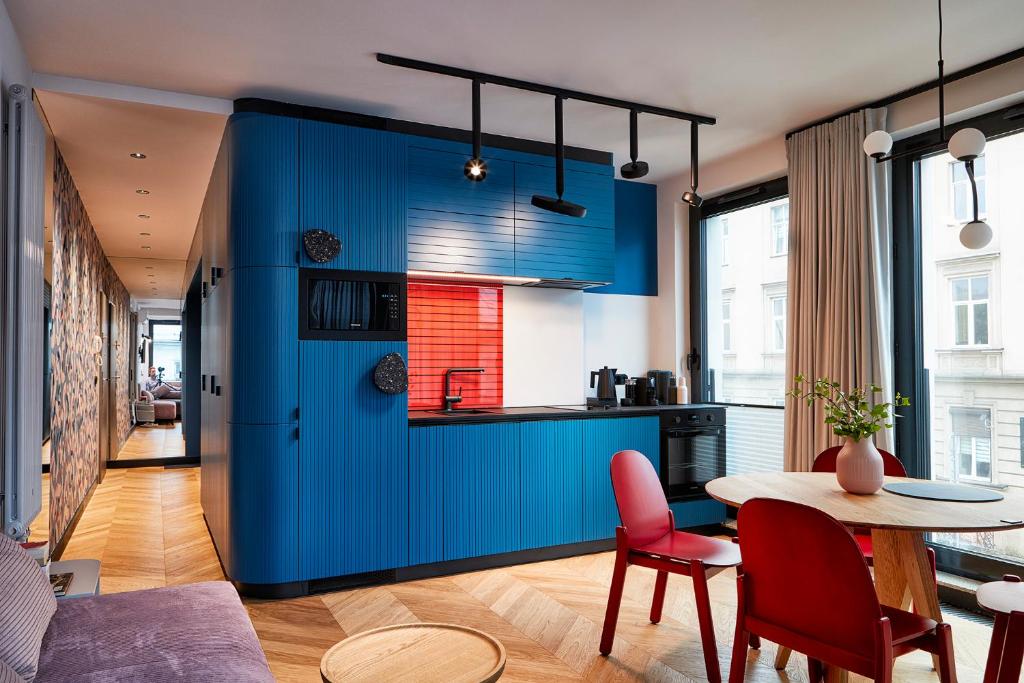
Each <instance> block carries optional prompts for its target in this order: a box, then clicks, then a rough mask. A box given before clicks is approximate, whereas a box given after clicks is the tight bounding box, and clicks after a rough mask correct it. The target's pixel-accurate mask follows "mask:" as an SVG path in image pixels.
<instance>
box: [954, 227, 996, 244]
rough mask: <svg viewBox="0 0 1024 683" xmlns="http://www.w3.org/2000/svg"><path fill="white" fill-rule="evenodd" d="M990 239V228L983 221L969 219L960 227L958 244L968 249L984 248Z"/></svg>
mask: <svg viewBox="0 0 1024 683" xmlns="http://www.w3.org/2000/svg"><path fill="white" fill-rule="evenodd" d="M991 241H992V228H990V227H989V225H988V223H986V222H985V221H971V222H970V223H968V224H966V225H965V226H964V227H962V228H960V244H962V245H964V246H965V247H967V248H968V249H984V248H985V247H987V246H988V243H989V242H991Z"/></svg>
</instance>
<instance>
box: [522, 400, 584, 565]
mask: <svg viewBox="0 0 1024 683" xmlns="http://www.w3.org/2000/svg"><path fill="white" fill-rule="evenodd" d="M519 445H520V450H521V453H520V463H521V465H520V472H521V479H522V486H523V495H522V501H523V503H522V520H523V548H542V547H544V546H549V545H561V544H563V543H578V542H580V541H582V540H583V518H582V516H581V515H582V511H583V489H582V487H581V486H580V483H581V478H582V476H583V420H560V421H547V422H545V421H541V422H523V423H521V424H520V425H519Z"/></svg>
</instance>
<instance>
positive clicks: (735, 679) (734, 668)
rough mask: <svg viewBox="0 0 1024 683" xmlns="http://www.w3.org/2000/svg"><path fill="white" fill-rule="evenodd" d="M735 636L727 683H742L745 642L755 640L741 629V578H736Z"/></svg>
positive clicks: (740, 576) (742, 616)
mask: <svg viewBox="0 0 1024 683" xmlns="http://www.w3.org/2000/svg"><path fill="white" fill-rule="evenodd" d="M736 593H737V597H736V636H735V637H734V638H733V640H732V657H731V658H730V662H729V683H743V675H744V674H745V673H746V669H747V642H748V641H750V640H753V639H754V638H757V636H755V635H754V634H753V633H750V632H748V631H746V630H745V629H744V628H743V619H744V616H745V612H746V610H745V607H744V600H743V576H742V575H739V576H737V577H736Z"/></svg>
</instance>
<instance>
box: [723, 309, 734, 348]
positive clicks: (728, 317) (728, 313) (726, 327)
mask: <svg viewBox="0 0 1024 683" xmlns="http://www.w3.org/2000/svg"><path fill="white" fill-rule="evenodd" d="M731 352H732V301H730V300H729V299H724V300H723V301H722V353H731Z"/></svg>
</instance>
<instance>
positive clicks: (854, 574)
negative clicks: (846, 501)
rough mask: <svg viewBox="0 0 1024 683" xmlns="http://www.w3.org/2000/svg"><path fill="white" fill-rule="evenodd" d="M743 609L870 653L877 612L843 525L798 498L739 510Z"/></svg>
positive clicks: (755, 503) (865, 574) (861, 654)
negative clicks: (797, 501) (801, 502)
mask: <svg viewBox="0 0 1024 683" xmlns="http://www.w3.org/2000/svg"><path fill="white" fill-rule="evenodd" d="M737 523H738V525H739V526H738V529H739V539H740V553H741V554H742V556H743V586H744V600H745V611H746V614H747V616H749V617H753V618H755V619H758V620H760V621H762V622H765V623H768V624H772V625H773V626H775V627H778V628H781V629H784V630H786V631H789V632H791V633H797V634H802V635H803V636H805V637H809V638H812V639H814V640H816V641H819V642H822V643H827V644H828V645H830V646H832V647H836V648H839V649H841V650H844V651H846V652H850V653H853V654H855V655H857V656H859V657H866V658H871V657H873V656H874V651H875V628H876V623H877V622H878V620H879V618H881V616H882V610H881V607H879V604H878V597H877V595H876V594H875V587H874V585H873V584H872V582H871V573H870V572H869V571H868V566H867V563H866V562H865V561H864V556H863V555H862V554H861V551H860V547H859V546H858V545H857V542H856V541H855V540H854V538H853V536H852V535H851V534H850V532H849V531H847V529H846V527H844V526H843V525H842V524H840V523H839V522H838V521H836V520H835V519H833V518H832V517H830V516H828V515H827V514H825V513H824V512H822V511H820V510H817V509H815V508H812V507H808V506H806V505H800V504H799V503H791V502H788V501H783V500H775V499H771V498H754V499H752V500H750V501H747V502H746V503H745V504H743V506H742V507H740V511H739V514H738V515H737Z"/></svg>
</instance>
